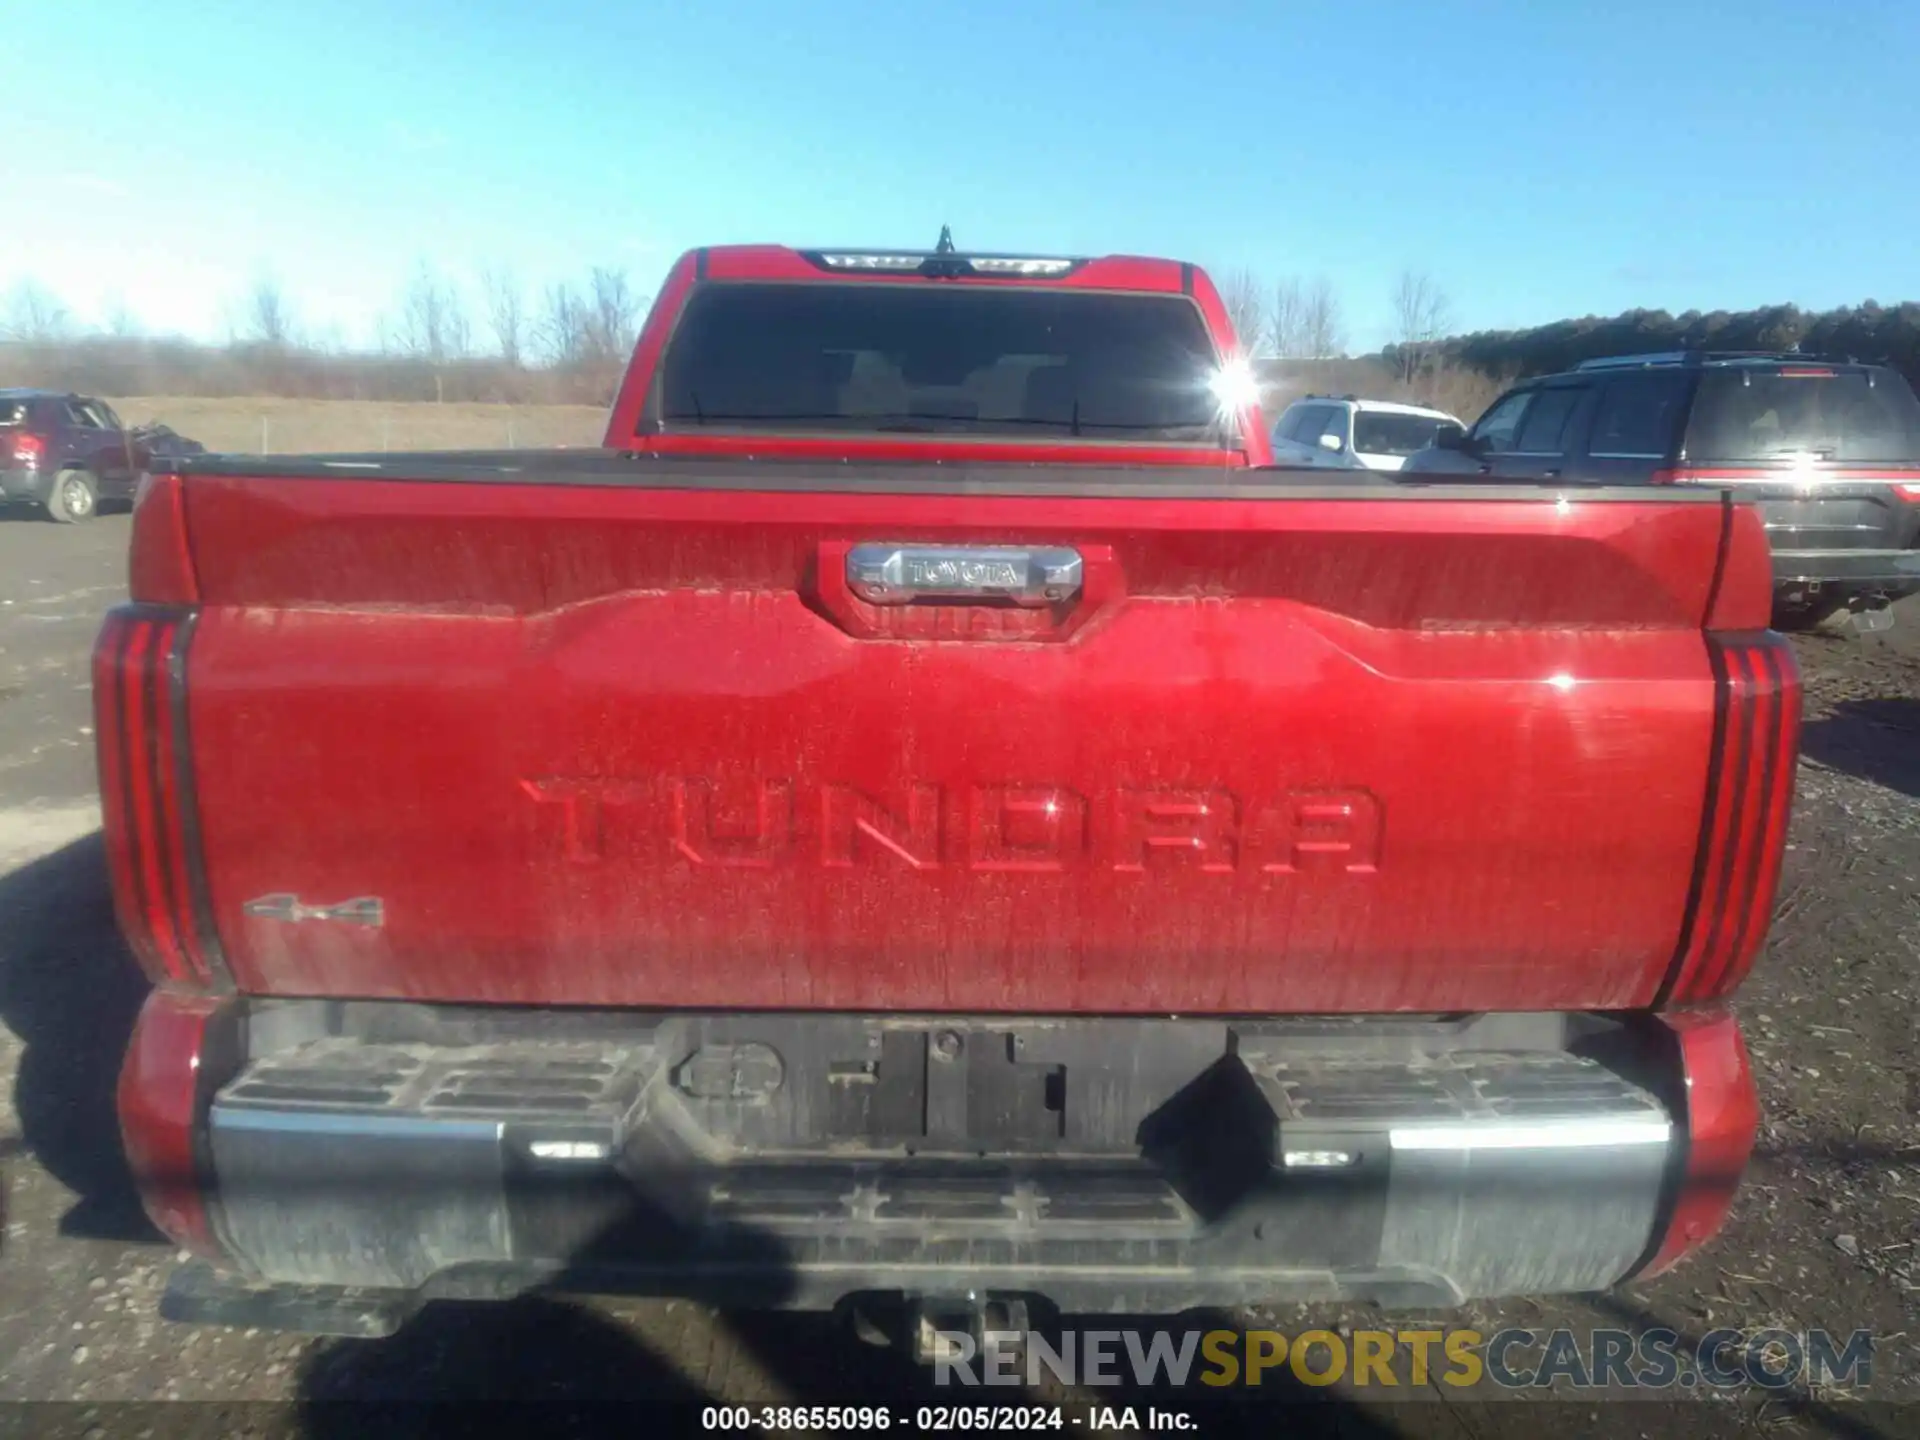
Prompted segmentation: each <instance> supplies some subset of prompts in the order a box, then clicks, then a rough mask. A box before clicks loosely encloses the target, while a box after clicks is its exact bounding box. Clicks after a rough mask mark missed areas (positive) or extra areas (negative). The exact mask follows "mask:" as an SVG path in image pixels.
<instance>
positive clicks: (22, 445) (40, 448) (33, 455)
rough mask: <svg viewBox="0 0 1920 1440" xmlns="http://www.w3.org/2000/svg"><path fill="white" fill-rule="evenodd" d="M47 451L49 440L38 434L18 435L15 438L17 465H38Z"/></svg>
mask: <svg viewBox="0 0 1920 1440" xmlns="http://www.w3.org/2000/svg"><path fill="white" fill-rule="evenodd" d="M46 453H47V442H46V441H45V440H43V439H41V438H40V437H39V436H38V435H16V436H14V438H13V459H14V463H15V464H16V465H28V466H32V465H38V464H39V463H40V457H41V456H42V455H45V454H46Z"/></svg>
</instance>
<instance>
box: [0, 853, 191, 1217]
mask: <svg viewBox="0 0 1920 1440" xmlns="http://www.w3.org/2000/svg"><path fill="white" fill-rule="evenodd" d="M147 988H148V987H147V982H146V979H145V977H143V976H142V975H141V973H140V968H139V966H138V965H137V964H136V963H135V962H134V959H133V956H132V955H131V954H130V953H129V952H128V950H127V947H126V943H125V942H124V941H123V940H122V939H121V938H120V930H119V927H118V925H117V924H116V923H115V921H114V915H113V899H112V893H111V891H110V890H109V888H108V882H107V862H106V853H105V849H104V845H103V842H102V840H101V837H100V835H99V833H98V832H95V833H94V834H92V835H89V836H87V837H85V838H84V839H80V840H76V841H74V842H73V843H72V844H70V845H67V846H66V847H64V848H63V849H60V850H56V851H54V852H53V853H52V854H50V855H45V856H42V857H41V858H40V859H38V860H34V861H31V862H29V863H28V864H26V865H22V866H20V867H19V868H18V869H15V870H13V871H10V872H8V873H7V874H5V875H0V1023H4V1024H5V1025H6V1027H7V1028H8V1029H9V1030H11V1031H12V1032H13V1034H14V1035H15V1036H16V1037H17V1038H18V1039H19V1041H20V1042H21V1044H22V1046H23V1047H24V1049H23V1051H22V1054H21V1057H20V1073H19V1076H18V1078H17V1079H16V1081H15V1083H14V1097H13V1098H14V1109H15V1111H16V1112H17V1113H18V1115H19V1117H20V1129H21V1140H22V1142H23V1143H24V1146H25V1148H26V1149H28V1150H30V1151H32V1152H33V1154H34V1155H35V1156H36V1157H37V1158H38V1159H39V1161H40V1163H41V1164H42V1165H43V1166H45V1167H46V1169H47V1171H48V1172H49V1173H50V1174H51V1175H52V1176H53V1177H54V1178H55V1179H56V1180H58V1181H59V1182H60V1183H61V1184H63V1185H65V1186H66V1187H67V1188H68V1189H70V1190H72V1191H73V1192H74V1193H75V1194H76V1195H77V1196H78V1197H79V1198H78V1200H77V1201H76V1202H75V1204H74V1206H73V1208H72V1209H70V1210H69V1211H68V1212H67V1213H66V1215H65V1216H63V1217H62V1219H61V1222H60V1232H61V1233H62V1234H63V1235H78V1236H85V1237H89V1238H95V1239H112V1240H147V1241H157V1240H158V1239H159V1238H160V1237H159V1235H158V1233H157V1232H156V1231H155V1230H154V1229H153V1227H152V1225H151V1224H149V1223H148V1221H147V1218H146V1215H145V1213H144V1212H143V1211H142V1210H141V1208H140V1201H139V1197H138V1195H137V1194H136V1193H135V1190H134V1187H133V1181H132V1177H131V1176H130V1175H129V1173H128V1171H127V1165H126V1160H125V1157H124V1154H123V1152H122V1150H121V1146H120V1124H119V1119H118V1116H117V1114H116V1111H115V1108H114V1093H113V1092H114V1085H115V1082H116V1080H117V1079H118V1076H119V1072H120V1059H121V1056H122V1055H123V1054H124V1053H125V1051H126V1048H127V1038H128V1036H129V1035H131V1034H132V1032H133V1022H134V1017H135V1016H136V1015H137V1014H138V1013H139V1009H140V1005H141V1002H142V1001H143V1000H144V999H145V998H146V994H147Z"/></svg>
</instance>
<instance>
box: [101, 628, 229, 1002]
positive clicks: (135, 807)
mask: <svg viewBox="0 0 1920 1440" xmlns="http://www.w3.org/2000/svg"><path fill="white" fill-rule="evenodd" d="M193 626H194V616H193V614H192V612H190V611H179V610H172V609H163V608H160V607H156V606H147V605H123V606H121V607H119V608H117V609H115V610H113V611H111V612H109V614H108V616H107V621H106V624H105V626H104V627H103V628H102V630H101V632H100V638H99V639H98V641H96V642H95V645H94V652H93V704H94V735H95V741H94V743H95V745H96V746H97V747H98V758H99V767H100V804H101V812H102V818H103V820H104V822H105V823H104V829H105V833H106V849H107V863H108V869H109V872H110V875H111V878H112V882H113V900H114V909H115V912H116V914H117V915H118V918H119V921H120V928H121V931H122V933H123V934H124V935H125V936H126V939H127V944H128V945H129V947H130V948H131V949H132V950H133V953H134V955H135V957H136V958H137V959H138V960H139V962H140V965H141V967H142V968H143V969H144V970H145V971H146V972H147V974H148V976H149V977H150V978H151V979H152V980H153V981H154V982H155V983H156V984H162V985H170V986H175V987H189V988H193V989H199V990H224V989H228V988H230V985H229V983H228V979H227V973H226V967H225V964H224V962H223V961H222V958H221V954H220V944H219V941H218V939H217V938H216V936H215V934H214V931H213V923H212V907H211V905H210V904H209V902H208V895H207V888H206V874H205V870H204V867H203V865H202V863H201V855H200V843H199V824H198V818H197V814H196V811H195V805H194V794H193V771H192V765H191V761H190V757H189V747H188V740H187V706H186V665H187V650H188V646H189V644H190V642H191V640H192V635H193Z"/></svg>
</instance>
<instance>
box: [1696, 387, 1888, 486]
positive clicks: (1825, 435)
mask: <svg viewBox="0 0 1920 1440" xmlns="http://www.w3.org/2000/svg"><path fill="white" fill-rule="evenodd" d="M1797 455H1811V456H1814V457H1815V458H1818V459H1822V460H1832V461H1840V462H1847V461H1856V462H1867V463H1879V464H1901V463H1906V464H1920V401H1916V400H1915V399H1914V396H1913V391H1912V389H1911V388H1910V387H1909V386H1908V385H1907V382H1906V381H1905V380H1904V379H1902V378H1901V377H1900V376H1899V375H1898V374H1896V373H1895V372H1893V371H1891V370H1877V369H1876V370H1863V369H1840V368H1832V369H1829V368H1826V367H1822V366H1816V365H1809V366H1805V367H1795V366H1782V367H1780V368H1779V369H1765V370H1763V369H1749V368H1744V367H1743V368H1740V369H1722V370H1708V371H1707V372H1706V373H1705V374H1704V375H1702V376H1701V379H1700V389H1699V392H1698V397H1697V399H1696V400H1695V402H1694V407H1693V419H1692V422H1691V423H1690V424H1689V426H1688V428H1687V458H1688V459H1689V460H1691V461H1693V462H1695V463H1702V462H1709V463H1710V462H1728V461H1747V462H1753V461H1765V460H1783V459H1790V458H1792V457H1794V456H1797Z"/></svg>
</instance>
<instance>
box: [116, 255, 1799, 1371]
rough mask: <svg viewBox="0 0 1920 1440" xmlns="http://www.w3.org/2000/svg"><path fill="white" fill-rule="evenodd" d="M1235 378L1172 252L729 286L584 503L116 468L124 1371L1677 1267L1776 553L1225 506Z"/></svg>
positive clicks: (473, 480) (1774, 778)
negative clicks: (182, 1359)
mask: <svg viewBox="0 0 1920 1440" xmlns="http://www.w3.org/2000/svg"><path fill="white" fill-rule="evenodd" d="M1230 334H1231V327H1230V325H1229V322H1228V321H1227V319H1226V315H1225V310H1224V307H1223V306H1222V305H1221V303H1220V300H1219V297H1218V295H1217V293H1216V292H1215V290H1214V288H1213V286H1212V284H1211V283H1210V282H1209V281H1208V280H1207V277H1206V276H1205V275H1204V274H1203V273H1202V272H1200V271H1198V270H1197V269H1195V268H1194V267H1193V266H1191V265H1182V264H1179V263H1176V262H1173V261H1164V260H1148V259H1140V258H1134V257H1108V258H1104V259H1058V258H1047V257H1014V256H968V255H963V254H954V253H951V252H944V251H943V252H936V253H933V254H916V253H912V252H902V251H898V250H889V251H881V252H865V251H832V252H824V253H822V252H807V251H796V250H790V249H786V248H783V247H778V246H742V247H725V248H716V249H712V250H701V251H697V252H695V253H693V254H690V255H688V256H686V257H685V258H683V259H682V260H681V262H680V263H679V264H678V265H676V266H675V267H674V269H673V270H672V271H671V272H670V274H669V276H668V278H667V281H666V283H665V285H664V286H663V287H662V289H661V292H660V295H659V298H658V300H657V301H656V303H655V306H654V309H653V312H652V314H651V316H650V317H649V318H648V320H647V323H646V326H645V328H644V330H643V331H642V333H641V336H640V339H639V343H638V345H637V347H636V349H635V352H634V355H633V359H632V362H631V364H630V366H629V369H628V373H627V376H626V379H625V381H624V382H623V383H622V385H621V388H620V392H619V395H618V397H617V398H616V400H615V401H614V404H613V407H612V410H611V413H610V415H609V419H608V425H607V431H606V438H605V446H604V448H603V449H601V450H599V451H596V452H590V453H581V452H570V453H560V452H548V453H540V452H535V451H516V452H512V453H511V454H505V453H494V454H482V453H465V454H462V453H457V452H456V453H441V454H421V455H397V454H368V455H352V456H340V455H329V456H310V457H305V458H301V457H287V456H274V457H271V458H265V457H242V456H206V457H195V458H189V459H183V460H175V461H171V462H168V463H166V464H165V465H162V466H159V467H157V468H156V470H155V473H154V474H153V476H152V479H151V482H150V484H149V485H148V486H147V487H146V489H145V490H144V492H143V494H142V497H141V499H140V501H139V503H138V505H137V507H136V510H135V514H134V525H133V536H132V554H131V562H130V570H131V586H130V593H131V597H132V603H131V604H129V605H126V606H123V607H120V608H119V609H116V610H115V611H114V612H112V614H111V615H110V617H109V619H108V621H107V624H106V627H105V629H104V631H103V633H102V635H101V637H100V640H99V642H98V645H97V646H96V649H95V652H94V666H95V669H94V676H95V689H94V695H95V705H96V712H97V715H98V722H97V732H98V737H99V738H98V740H97V744H98V745H99V753H100V762H101V792H102V796H103V808H104V814H105V829H106V853H107V857H108V861H109V866H110V869H111V873H112V877H113V887H114V894H115V898H116V903H117V908H118V913H119V918H120V923H121V926H122V928H123V929H124V931H125V933H126V934H127V936H128V938H129V941H130V943H131V945H132V947H133V950H134V952H135V954H137V955H138V956H139V957H140V960H141V963H142V965H143V966H144V967H145V969H146V970H147V973H148V974H149V975H151V976H152V978H153V979H154V980H155V982H156V985H155V988H154V990H153V992H152V994H151V997H150V998H149V999H148V1000H147V1002H146V1004H145V1008H144V1009H143V1011H142V1014H141V1018H140V1020H139V1022H138V1025H137V1026H136V1028H135V1031H134V1034H133V1037H132V1041H131V1047H130V1049H129V1052H128V1056H127V1060H126V1064H125V1067H124V1069H123V1071H122V1079H121V1084H120V1089H119V1107H120V1117H121V1128H122V1134H123V1136H124V1138H125V1141H126V1146H127V1151H128V1157H129V1162H130V1166H131V1170H132V1173H133V1175H134V1176H135V1178H136V1179H137V1181H138V1184H139V1186H140V1189H141V1192H142V1195H143V1198H144V1200H145V1202H146V1205H147V1208H148V1212H149V1214H151V1215H152V1217H153V1219H154V1222H155V1223H156V1224H157V1225H158V1226H159V1227H160V1228H161V1230H163V1231H164V1232H165V1233H166V1234H167V1235H168V1236H169V1237H171V1238H172V1239H173V1240H174V1241H175V1242H177V1243H178V1244H180V1245H182V1246H185V1247H188V1248H189V1249H191V1250H193V1251H195V1252H196V1253H197V1254H198V1255H199V1256H200V1257H201V1260H200V1262H199V1263H194V1264H189V1265H188V1266H186V1267H185V1268H183V1269H181V1270H180V1271H177V1272H176V1274H175V1276H174V1278H173V1280H172V1282H171V1283H170V1286H169V1289H168V1292H167V1297H166V1300H165V1301H164V1304H163V1313H164V1314H166V1315H168V1316H170V1317H172V1318H176V1319H187V1320H197V1321H205V1322H218V1323H228V1324H242V1325H261V1326H266V1325H274V1326H289V1327H294V1328H305V1329H310V1330H323V1331H334V1332H338V1333H350V1334H360V1335H369V1334H376V1333H382V1332H384V1331H387V1330H389V1329H391V1328H392V1327H394V1326H395V1325H398V1324H399V1323H401V1322H402V1321H403V1320H404V1319H405V1317H406V1316H407V1315H408V1314H409V1313H410V1312H411V1311H412V1310H413V1309H414V1308H415V1307H416V1306H418V1305H419V1304H421V1303H422V1302H423V1301H424V1300H425V1299H427V1298H430V1297H433V1296H436V1295H439V1296H453V1295H464V1296H467V1297H470V1298H475V1299H479V1298H486V1297H493V1298H500V1297H504V1296H509V1295H512V1294H514V1293H516V1292H518V1291H519V1290H521V1289H524V1288H527V1287H533V1286H545V1285H550V1284H552V1285H561V1284H564V1285H568V1286H578V1287H581V1288H589V1289H591V1288H601V1287H605V1288H612V1289H619V1290H627V1291H633V1290H643V1291H648V1292H652V1293H665V1294H679V1295H688V1296H699V1297H702V1298H705V1299H709V1300H716V1301H724V1302H726V1303H730V1304H734V1305H746V1306H762V1305H766V1306H794V1307H819V1308H827V1307H832V1306H835V1305H836V1304H838V1303H840V1302H843V1301H844V1302H846V1303H847V1304H848V1306H849V1308H858V1307H861V1306H864V1305H867V1304H869V1303H873V1304H875V1305H876V1306H883V1305H884V1304H885V1299H884V1297H889V1296H890V1297H894V1298H896V1299H898V1298H900V1297H905V1298H906V1299H907V1300H908V1301H910V1302H911V1303H912V1304H913V1305H914V1306H917V1307H920V1315H921V1318H928V1317H929V1316H930V1315H931V1316H936V1317H938V1318H939V1319H940V1321H941V1323H940V1325H939V1327H938V1328H942V1329H945V1328H957V1327H955V1326H954V1325H953V1324H952V1323H951V1321H950V1320H949V1319H948V1317H949V1315H951V1313H952V1312H953V1311H955V1310H957V1311H959V1312H961V1313H960V1314H959V1315H958V1316H957V1317H956V1318H957V1319H958V1320H959V1323H960V1324H961V1325H969V1326H973V1325H977V1324H979V1323H980V1322H981V1321H982V1319H983V1315H984V1311H985V1307H986V1306H987V1304H988V1302H989V1301H991V1302H992V1304H993V1306H994V1307H995V1308H996V1311H997V1313H999V1314H1001V1315H1002V1316H1011V1315H1012V1314H1013V1312H1014V1307H1016V1306H1024V1305H1025V1303H1026V1301H1027V1300H1028V1299H1029V1298H1031V1297H1042V1298H1044V1299H1047V1300H1050V1301H1051V1302H1053V1303H1054V1304H1055V1305H1057V1306H1058V1307H1059V1308H1060V1309H1061V1310H1063V1311H1069V1312H1086V1311H1114V1310H1118V1311H1126V1310H1132V1311H1136V1312H1137V1311H1160V1312H1165V1311H1174V1310H1181V1309H1186V1308H1189V1307H1192V1306H1198V1305H1212V1304H1239V1303H1247V1302H1262V1303H1277V1302H1282V1301H1292V1300H1303V1299H1309V1298H1329V1297H1333V1296H1342V1297H1346V1298H1350V1299H1359V1298H1371V1299H1377V1300H1381V1301H1384V1302H1388V1303H1393V1304H1396V1305H1429V1304H1457V1303H1459V1302H1461V1301H1464V1300H1466V1299H1469V1298H1472V1297H1476V1296H1490V1295H1503V1294H1509V1293H1514V1292H1540V1291H1553V1290H1593V1289H1599V1288H1604V1287H1606V1286H1609V1285H1611V1284H1613V1283H1614V1282H1616V1281H1618V1280H1620V1279H1622V1278H1623V1277H1626V1276H1636V1275H1646V1274H1650V1273H1654V1272H1657V1271H1659V1270H1661V1269H1664V1268H1665V1267H1667V1266H1669V1265H1671V1264H1673V1263H1674V1262H1675V1261H1677V1260H1678V1259H1679V1258H1680V1257H1681V1256H1682V1255H1684V1254H1686V1253H1687V1252H1689V1251H1690V1250H1692V1249H1694V1248H1695V1247H1697V1246H1699V1245H1700V1244H1702V1243H1704V1242H1705V1241H1706V1240H1707V1239H1708V1238H1709V1237H1710V1236H1711V1235H1712V1234H1713V1233H1714V1232H1715V1231H1716V1230H1717V1229H1718V1228H1719V1226H1720V1224H1721V1221H1722V1219H1723V1218H1724V1216H1725V1215H1726V1213H1727V1207H1728V1204H1729V1203H1730V1201H1731V1199H1732V1196H1733V1192H1734V1188H1735V1185H1736V1182H1737V1179H1738V1176H1739V1174H1740V1171H1741V1169H1742V1167H1743V1165H1744V1164H1745V1161H1746V1158H1747V1154H1748V1150H1749V1147H1750V1146H1751V1143H1752V1141H1753V1137H1754V1132H1755V1125H1756V1099H1755V1091H1754V1085H1753V1078H1752V1075H1751V1072H1750V1070H1749V1067H1748V1065H1747V1060H1746V1052H1745V1050H1744V1048H1743V1046H1742V1042H1741V1039H1740V1031H1739V1025H1738V1021H1737V1019H1736V1017H1735V1016H1734V1014H1733V1013H1732V1012H1731V1011H1730V1010H1729V1009H1728V1008H1727V1006H1726V1000H1727V998H1728V997H1729V996H1730V995H1731V994H1732V993H1733V992H1734V991H1735V990H1736V989H1737V988H1738V987H1739V985H1740V984H1741V982H1742V980H1743V979H1744V977H1745V976H1746V974H1747V971H1748V968H1749V967H1750V966H1751V964H1752V963H1753V960H1754V958H1755V955H1756V954H1757V952H1758V950H1759V947H1760V944H1761V941H1762V938H1763V936H1764V935H1765V932H1766V929H1767V925H1768V921H1769V918H1770V916H1771V914H1772V908H1773V894H1774V890H1775V886H1776V881H1777V878H1778V874H1779V864H1780V860H1781V856H1782V851H1783V848H1784V834H1785V824H1786V817H1787V800H1788V795H1789V791H1790V787H1791V778H1792V775H1793V769H1794V757H1795V752H1796V744H1797V722H1798V714H1799V682H1798V678H1797V675H1796V672H1795V669H1794V661H1793V653H1792V651H1791V649H1790V648H1789V647H1788V646H1787V645H1786V644H1785V643H1784V642H1783V641H1782V640H1781V638H1780V637H1779V636H1777V635H1774V634H1772V633H1770V632H1768V631H1767V630H1766V619H1767V600H1768V587H1767V581H1766V575H1765V557H1766V540H1765V537H1764V536H1763V534H1762V532H1761V529H1760V523H1759V517H1758V516H1757V515H1756V514H1755V513H1754V512H1753V510H1752V509H1751V507H1745V506H1737V505H1734V504H1732V503H1731V502H1730V501H1729V500H1728V499H1727V497H1726V496H1725V495H1724V494H1721V493H1718V492H1712V491H1708V490H1704V489H1690V488H1687V487H1681V486H1669V487H1666V488H1664V489H1651V488H1648V487H1640V488H1638V489H1635V490H1629V491H1615V490H1605V491H1595V492H1592V493H1591V494H1588V495H1583V496H1576V497H1574V498H1573V499H1572V500H1571V501H1570V500H1568V499H1567V498H1566V496H1565V494H1564V492H1563V491H1562V489H1561V488H1560V487H1548V486H1539V487H1524V486H1508V485H1495V484H1477V483H1466V484H1458V485H1447V486H1434V485H1403V484H1398V483H1396V481H1395V478H1394V477H1390V476H1381V477H1378V478H1377V479H1370V478H1368V477H1365V476H1360V477H1354V476H1332V475H1325V474H1322V473H1319V472H1312V471H1290V470H1286V469H1275V468H1271V467H1269V466H1267V464H1266V461H1267V458H1268V454H1267V427H1266V425H1265V424H1264V422H1263V421H1262V419H1261V416H1260V412H1259V410H1258V408H1257V407H1256V406H1255V405H1254V404H1253V403H1252V400H1251V394H1252V390H1253V382H1252V377H1251V376H1250V375H1248V374H1246V373H1245V372H1244V370H1242V369H1241V368H1239V367H1238V366H1236V364H1235V363H1234V361H1233V360H1232V359H1231V358H1230V357H1231V354H1232V347H1231V345H1230V343H1229V340H1228V337H1229V336H1230ZM189 538H190V539H191V544H189V543H188V541H189ZM1702 877H1705V879H1704V880H1703V879H1702ZM343 1287H344V1288H343ZM876 1297H881V1298H878V1299H876ZM1013 1328H1020V1327H1019V1326H1018V1325H1017V1324H1015V1325H1014V1326H1013ZM908 1329H909V1331H910V1332H912V1333H917V1332H918V1331H919V1327H917V1326H909V1327H908Z"/></svg>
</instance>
